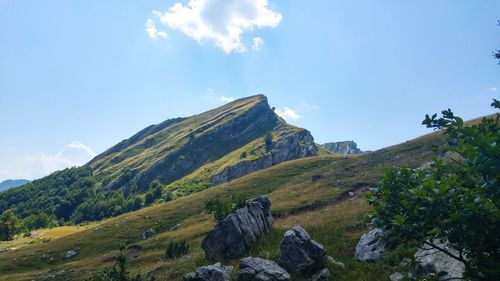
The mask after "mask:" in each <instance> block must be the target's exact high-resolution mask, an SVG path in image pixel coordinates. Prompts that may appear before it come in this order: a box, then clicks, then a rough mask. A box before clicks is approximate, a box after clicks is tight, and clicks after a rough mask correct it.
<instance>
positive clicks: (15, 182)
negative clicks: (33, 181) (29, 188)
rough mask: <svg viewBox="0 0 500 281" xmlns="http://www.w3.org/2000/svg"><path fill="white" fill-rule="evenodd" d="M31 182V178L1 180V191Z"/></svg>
mask: <svg viewBox="0 0 500 281" xmlns="http://www.w3.org/2000/svg"><path fill="white" fill-rule="evenodd" d="M28 182H30V181H29V180H24V179H18V180H4V181H3V182H0V191H3V190H7V189H9V188H12V187H16V186H20V185H23V184H27V183H28Z"/></svg>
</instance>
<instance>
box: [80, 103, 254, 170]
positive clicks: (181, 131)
mask: <svg viewBox="0 0 500 281" xmlns="http://www.w3.org/2000/svg"><path fill="white" fill-rule="evenodd" d="M260 102H262V96H253V97H249V98H245V99H240V100H237V101H235V102H232V103H229V104H227V105H225V106H222V107H219V108H216V109H213V110H210V111H207V112H205V113H202V114H199V115H195V116H192V117H189V118H186V119H184V120H182V121H180V122H177V123H173V124H172V125H171V126H167V127H166V128H163V129H162V130H160V131H158V132H155V133H154V134H151V135H147V136H145V137H143V138H142V139H140V140H139V141H137V142H135V143H133V144H132V145H130V146H127V147H126V148H124V149H121V150H118V151H115V152H112V153H108V152H105V153H103V156H102V157H99V156H98V157H97V158H96V159H94V160H92V161H91V162H90V163H89V165H90V167H91V168H92V169H93V170H94V173H95V175H98V176H99V175H102V176H105V177H117V176H119V174H120V173H121V171H122V170H123V169H124V168H126V167H128V168H131V169H135V170H137V171H144V170H146V169H147V168H148V167H150V166H151V165H153V164H154V163H156V162H157V161H159V160H160V159H162V158H164V157H165V156H167V155H169V154H172V153H174V152H175V151H176V150H177V149H179V148H180V147H181V146H183V145H184V144H186V143H187V142H189V138H190V134H193V137H196V136H197V134H204V133H206V132H207V131H210V130H211V129H213V128H215V127H217V126H220V125H221V124H224V123H225V122H227V121H229V120H231V119H233V118H235V117H236V116H238V115H240V114H242V113H243V112H245V111H246V110H248V109H249V108H251V107H253V106H254V105H256V104H257V103H260ZM114 149H115V148H111V149H110V151H111V150H114Z"/></svg>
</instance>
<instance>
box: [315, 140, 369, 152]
mask: <svg viewBox="0 0 500 281" xmlns="http://www.w3.org/2000/svg"><path fill="white" fill-rule="evenodd" d="M321 147H323V148H324V149H326V150H328V151H329V152H332V153H337V154H360V153H362V151H361V149H359V148H358V145H357V144H356V143H355V142H354V141H340V142H327V143H325V144H322V145H321Z"/></svg>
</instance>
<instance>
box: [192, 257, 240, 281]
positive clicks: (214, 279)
mask: <svg viewBox="0 0 500 281" xmlns="http://www.w3.org/2000/svg"><path fill="white" fill-rule="evenodd" d="M231 271H233V267H232V266H225V265H223V264H221V263H220V262H218V263H216V264H212V265H207V266H202V267H198V268H197V269H196V270H195V271H194V272H191V273H187V274H184V276H183V279H184V281H229V280H231V279H230V278H231Z"/></svg>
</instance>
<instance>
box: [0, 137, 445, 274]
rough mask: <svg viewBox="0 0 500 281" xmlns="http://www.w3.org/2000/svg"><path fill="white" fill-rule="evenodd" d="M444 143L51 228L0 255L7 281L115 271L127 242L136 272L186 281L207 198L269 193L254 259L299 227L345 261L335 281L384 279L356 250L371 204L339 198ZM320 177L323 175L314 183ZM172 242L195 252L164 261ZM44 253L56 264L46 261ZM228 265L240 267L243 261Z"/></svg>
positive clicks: (309, 164) (311, 162)
mask: <svg viewBox="0 0 500 281" xmlns="http://www.w3.org/2000/svg"><path fill="white" fill-rule="evenodd" d="M442 142H443V138H442V137H441V136H440V135H439V134H431V135H426V136H423V137H421V138H418V139H416V140H413V141H410V142H406V143H403V144H400V145H396V146H393V147H389V148H386V149H382V150H379V151H376V152H373V153H370V154H364V155H357V156H339V155H333V154H332V155H323V156H318V157H311V158H305V159H299V160H294V161H289V162H286V163H282V164H280V165H277V166H275V167H272V168H269V169H266V170H262V171H259V172H257V173H254V174H251V175H248V176H246V177H243V178H240V179H237V180H234V181H232V182H229V183H226V184H223V185H220V186H217V187H213V188H210V189H208V190H205V191H202V192H199V193H195V194H192V195H190V196H186V197H183V198H180V199H178V200H175V201H172V202H168V203H164V204H160V205H156V206H152V207H149V208H145V209H142V210H139V211H136V212H132V213H127V214H124V215H121V216H118V217H116V218H112V219H108V220H105V221H103V222H100V223H97V224H94V225H90V226H86V227H85V228H80V229H78V230H75V231H74V232H71V231H67V233H66V234H65V235H60V234H58V233H60V232H61V230H60V228H54V229H51V230H46V234H45V235H46V236H48V237H51V233H53V236H52V240H51V241H50V242H48V243H35V244H31V245H27V246H24V247H21V245H22V244H23V242H22V241H15V242H3V243H2V244H0V248H1V247H3V248H10V247H12V246H11V243H17V244H16V247H18V249H17V250H15V251H7V252H3V253H0V272H1V273H2V274H1V275H0V280H31V279H33V278H40V277H42V276H46V275H47V274H48V273H49V272H50V271H54V270H61V269H65V270H66V271H67V270H68V269H75V271H74V272H72V273H70V274H69V276H70V277H71V279H72V280H73V279H74V280H79V279H81V278H82V277H84V276H86V275H88V274H89V273H90V272H92V271H96V270H98V269H99V268H101V267H103V266H110V265H111V264H112V256H113V254H114V253H115V249H116V248H117V247H118V244H119V243H121V242H124V241H128V242H129V243H131V245H135V246H137V247H132V248H130V249H129V250H128V251H127V254H128V256H129V257H130V268H131V270H132V271H134V272H149V271H152V272H153V273H154V274H155V275H156V276H158V277H160V279H159V280H180V279H181V275H182V274H183V273H185V272H188V271H190V270H192V269H194V268H195V266H199V265H201V264H205V263H206V261H205V260H204V259H203V253H202V251H201V249H200V247H199V245H200V243H201V240H202V238H203V236H204V234H205V233H206V232H207V231H209V230H210V228H211V227H212V226H213V224H214V223H213V221H212V218H211V217H210V216H208V215H206V214H204V213H203V211H202V207H203V201H204V200H206V199H208V198H211V197H218V198H220V199H227V198H229V197H230V196H232V195H235V194H244V195H246V196H248V197H251V196H255V195H257V194H263V193H267V194H269V196H270V198H271V201H272V202H273V205H272V210H273V212H274V213H275V214H276V215H277V217H278V218H277V220H276V230H275V231H274V232H273V233H272V234H270V235H268V236H267V237H266V238H264V239H263V240H261V241H260V243H259V245H257V246H256V247H255V249H254V250H253V252H252V254H259V255H262V256H264V257H269V258H276V256H277V251H278V247H279V241H280V240H281V237H282V234H283V232H284V231H285V230H286V229H287V228H289V227H290V226H292V225H293V224H295V223H300V224H301V225H303V226H304V227H305V228H306V229H307V230H308V231H309V232H310V233H311V235H312V237H313V238H314V239H316V240H318V241H319V242H320V243H323V244H324V245H325V246H326V248H327V250H328V252H329V254H330V255H332V256H334V257H335V258H336V259H338V260H341V261H343V262H345V263H346V265H347V270H345V271H343V272H342V273H339V274H336V275H337V276H336V277H335V280H337V279H339V280H368V279H371V280H385V279H387V274H388V273H389V271H390V270H391V261H390V257H389V258H388V259H389V260H382V261H380V262H378V263H376V264H371V263H368V264H367V263H358V262H355V261H353V259H352V251H353V247H354V246H355V243H356V241H357V239H358V238H359V236H360V235H361V234H362V233H363V232H364V231H365V230H366V227H365V224H364V222H363V217H364V215H365V214H366V212H367V210H369V207H368V206H367V204H366V202H365V201H364V199H362V198H361V197H359V196H355V197H354V198H351V199H348V200H340V198H344V197H345V196H344V195H345V192H346V191H348V190H352V189H355V188H356V187H359V186H370V185H373V184H375V183H376V182H377V181H378V180H379V179H380V176H381V175H382V171H383V168H384V167H387V166H392V165H407V166H410V167H415V166H418V165H420V164H421V163H423V162H425V161H428V160H429V159H430V157H431V156H432V150H431V147H432V145H435V144H440V143H442ZM313 175H321V176H323V177H322V178H321V179H319V180H316V181H314V182H313V181H312V180H311V177H312V176H313ZM339 200H340V201H339ZM178 223H180V224H181V226H180V227H179V228H178V229H176V230H174V231H169V230H168V229H170V228H171V227H172V226H174V225H176V224H178ZM149 228H155V229H156V230H158V231H159V232H160V233H159V234H157V235H155V236H154V237H153V238H150V239H148V240H146V241H139V237H140V235H141V233H142V232H143V231H144V230H146V229H149ZM58 235H59V236H60V237H59V238H57V237H56V236H58ZM172 239H174V240H179V239H187V240H188V242H189V243H190V244H191V246H192V248H193V251H192V252H191V253H190V254H189V255H188V256H185V257H183V258H180V259H177V260H168V261H166V260H163V259H162V256H163V253H164V249H165V248H166V246H167V244H168V243H169V242H170V241H171V240H172ZM28 240H29V239H25V240H24V241H25V242H27V241H28ZM137 248H141V249H140V250H138V249H137ZM70 249H76V250H77V252H78V255H77V256H76V257H74V258H72V259H70V260H66V259H64V258H63V255H64V252H65V251H67V250H70ZM45 253H49V254H50V256H51V257H52V258H53V260H52V261H50V260H47V259H42V258H41V256H42V255H43V254H45ZM228 263H232V264H233V265H235V264H236V261H228ZM332 270H334V271H335V272H336V273H337V272H338V270H337V269H333V268H332Z"/></svg>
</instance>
